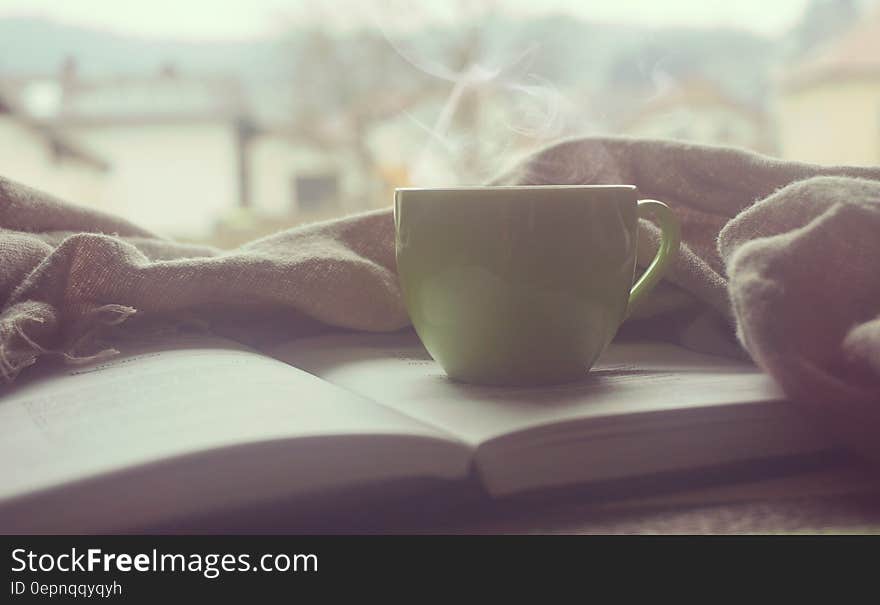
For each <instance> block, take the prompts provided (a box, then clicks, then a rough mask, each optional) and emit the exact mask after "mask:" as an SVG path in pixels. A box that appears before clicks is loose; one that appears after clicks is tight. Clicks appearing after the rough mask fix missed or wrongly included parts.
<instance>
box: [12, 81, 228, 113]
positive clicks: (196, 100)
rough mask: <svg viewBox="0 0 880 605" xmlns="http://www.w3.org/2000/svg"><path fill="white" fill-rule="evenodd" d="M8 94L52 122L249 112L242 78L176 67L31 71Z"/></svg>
mask: <svg viewBox="0 0 880 605" xmlns="http://www.w3.org/2000/svg"><path fill="white" fill-rule="evenodd" d="M2 88H3V89H4V90H5V91H6V93H7V95H8V96H10V97H14V98H15V102H16V103H17V104H18V105H19V106H20V107H21V108H22V109H23V110H24V111H25V112H26V113H27V114H28V115H30V116H32V117H33V118H35V119H37V120H39V121H41V122H44V123H49V124H63V125H75V124H90V125H91V124H116V123H155V122H174V121H187V122H192V121H204V120H218V119H220V120H227V119H228V120H232V119H237V118H238V117H240V116H242V115H243V114H244V112H245V107H244V106H245V103H244V95H243V93H242V89H241V87H240V85H239V84H238V82H237V81H236V80H233V79H228V78H219V77H216V78H214V77H189V76H186V77H184V76H180V75H177V74H176V73H173V72H166V73H160V74H156V75H149V76H124V77H121V76H118V77H109V78H101V79H84V78H81V77H66V78H65V77H63V76H57V75H56V76H31V77H21V78H14V79H7V80H5V81H4V82H3V83H2Z"/></svg>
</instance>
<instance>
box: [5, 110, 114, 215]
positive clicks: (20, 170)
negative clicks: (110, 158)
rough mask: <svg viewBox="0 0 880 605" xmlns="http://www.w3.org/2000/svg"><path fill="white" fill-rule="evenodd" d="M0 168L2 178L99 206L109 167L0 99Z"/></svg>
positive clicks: (95, 156) (101, 159)
mask: <svg viewBox="0 0 880 605" xmlns="http://www.w3.org/2000/svg"><path fill="white" fill-rule="evenodd" d="M0 141H3V144H2V145H0V166H2V174H3V176H5V177H7V178H10V179H13V180H15V181H19V182H21V183H25V184H29V185H32V186H36V187H39V188H41V189H42V190H44V191H46V192H48V193H51V194H53V195H56V196H60V197H68V196H69V197H73V198H75V199H77V200H81V201H82V202H86V203H90V204H92V205H94V206H97V207H102V206H103V204H104V200H105V191H104V189H105V187H106V184H107V176H108V168H109V166H108V164H107V162H106V161H105V160H104V159H103V158H102V157H100V156H99V155H98V154H96V153H94V152H93V151H91V150H88V149H86V148H85V147H83V146H82V145H77V144H74V143H73V142H72V141H70V140H69V139H68V138H67V137H64V136H62V135H61V134H60V133H59V132H57V131H56V130H55V129H53V128H51V127H48V126H46V125H43V124H40V123H39V122H37V121H35V120H33V119H32V118H31V117H29V116H28V115H27V114H26V113H24V112H22V111H20V110H18V109H17V108H16V107H15V105H14V104H13V103H12V102H10V101H8V100H4V98H3V97H0Z"/></svg>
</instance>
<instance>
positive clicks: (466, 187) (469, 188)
mask: <svg viewBox="0 0 880 605" xmlns="http://www.w3.org/2000/svg"><path fill="white" fill-rule="evenodd" d="M552 189H627V190H630V191H636V190H637V187H636V186H635V185H630V184H626V183H619V184H605V185H571V184H565V185H461V186H453V187H395V188H394V192H395V193H418V192H425V191H471V192H476V191H505V190H507V191H510V190H517V191H529V190H537V191H541V190H552Z"/></svg>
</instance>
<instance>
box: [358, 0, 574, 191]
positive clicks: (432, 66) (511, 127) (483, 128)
mask: <svg viewBox="0 0 880 605" xmlns="http://www.w3.org/2000/svg"><path fill="white" fill-rule="evenodd" d="M493 4H494V3H492V2H487V3H484V4H482V5H480V4H479V3H476V6H477V8H476V9H473V8H471V7H473V6H474V5H475V3H473V2H471V3H454V4H453V6H454V7H455V9H454V10H455V11H456V13H457V19H454V20H455V21H456V23H457V25H460V27H461V28H462V29H463V30H464V31H465V35H471V36H474V35H476V33H475V31H474V30H473V29H470V30H468V29H467V28H468V26H467V25H466V24H464V23H462V21H468V20H469V21H474V22H476V21H477V20H479V19H480V18H484V17H488V16H489V15H490V14H491V9H492V5H493ZM369 6H370V9H371V10H370V18H371V20H372V22H373V24H374V25H375V27H376V28H377V30H378V31H381V32H382V35H383V36H384V37H385V39H386V40H387V41H388V43H389V44H390V45H391V47H392V48H393V49H394V50H395V52H397V54H398V55H400V57H402V58H403V59H404V60H405V61H406V62H407V63H408V64H409V65H411V66H412V67H414V68H415V69H417V70H418V71H420V72H421V73H423V74H425V75H427V76H430V77H432V78H436V79H438V80H442V81H445V82H448V84H449V90H448V93H447V94H446V97H445V99H444V100H443V103H442V105H441V106H440V109H439V111H438V112H437V114H436V116H435V117H434V119H433V121H432V122H425V121H423V120H421V119H419V118H418V117H416V116H415V115H413V114H412V113H409V112H407V114H406V115H407V117H408V118H409V119H410V120H411V121H412V122H413V123H414V124H415V125H416V126H417V127H418V128H420V129H421V130H422V131H424V132H425V142H424V143H423V144H422V146H421V148H420V149H419V150H418V152H417V153H416V154H414V155H413V157H414V160H413V161H412V162H411V165H410V166H409V167H408V168H409V174H410V178H411V180H412V181H413V182H414V183H417V184H420V185H432V184H433V185H437V184H450V180H452V181H453V184H454V183H462V182H471V183H476V182H485V181H486V180H487V179H488V178H489V177H491V176H493V175H494V174H495V173H497V172H498V170H499V169H500V168H501V164H500V162H501V161H504V160H505V159H507V158H509V157H510V155H511V154H512V153H514V152H515V151H516V150H515V147H517V146H518V145H519V147H527V146H528V145H526V144H527V143H530V144H531V146H533V147H534V146H536V145H537V144H541V143H544V142H546V141H549V140H553V139H555V138H558V137H560V136H562V135H563V134H565V133H566V125H567V123H568V122H570V121H571V118H572V117H573V116H574V111H573V107H574V106H573V104H572V103H570V102H569V101H568V99H566V97H565V96H564V95H563V94H562V93H561V91H560V90H559V89H558V88H557V87H556V86H555V85H554V84H553V83H551V82H549V81H547V80H546V79H544V78H542V77H540V76H539V75H538V74H536V73H534V72H533V71H532V64H533V62H534V59H535V57H536V55H537V53H538V51H539V49H540V46H539V45H538V44H536V43H532V44H529V45H527V46H526V47H525V48H523V49H522V50H521V51H520V52H519V53H517V54H514V55H512V56H510V57H506V58H504V59H503V60H498V59H495V60H492V59H491V58H489V57H487V56H485V49H483V48H475V49H474V53H475V56H472V57H464V58H465V59H466V60H467V62H466V63H465V64H463V65H461V66H459V67H455V66H452V65H450V63H451V61H449V60H448V58H441V59H438V58H436V57H431V56H427V54H428V53H426V52H425V51H423V50H419V49H416V48H413V47H412V45H408V44H407V43H406V41H405V40H404V39H403V37H402V36H400V35H399V34H398V33H397V32H400V31H406V30H407V29H412V26H413V23H412V21H413V15H418V14H420V13H421V12H423V11H424V10H425V6H426V4H425V3H418V2H411V1H400V0H397V1H395V0H374V1H373V2H371V3H370V5H369ZM436 17H437V15H432V20H436ZM474 100H476V101H477V102H480V103H481V102H483V101H486V102H488V103H490V104H491V107H492V112H491V114H492V115H487V114H486V113H485V112H480V113H479V115H477V116H476V117H475V118H474V117H472V118H471V120H470V122H469V123H467V124H466V125H465V126H464V127H462V128H461V129H459V130H457V129H456V119H457V118H461V117H462V114H463V113H464V112H463V107H464V106H465V105H466V104H467V103H468V102H472V101H474ZM487 132H488V133H490V134H487ZM520 151H522V149H520ZM438 155H441V156H442V158H441V157H438ZM438 165H448V166H452V167H453V174H438V172H437V170H436V167H437V166H438Z"/></svg>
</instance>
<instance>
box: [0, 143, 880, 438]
mask: <svg viewBox="0 0 880 605" xmlns="http://www.w3.org/2000/svg"><path fill="white" fill-rule="evenodd" d="M495 182H497V183H498V184H552V183H560V184H562V183H568V184H572V183H585V184H586V183H594V184H599V183H631V184H635V185H637V186H638V187H639V190H640V191H641V193H642V194H643V196H645V197H652V198H657V199H660V200H663V201H665V202H667V203H669V204H670V205H671V206H672V207H673V208H674V210H675V212H676V213H677V214H678V216H679V217H680V218H681V220H682V222H683V235H684V240H685V246H684V247H683V249H682V251H681V253H680V255H679V256H678V258H677V259H676V263H675V266H674V268H673V270H672V272H671V274H670V276H669V281H668V283H667V285H666V286H665V288H664V289H661V291H660V292H658V295H657V296H655V297H654V300H653V304H652V305H647V307H648V308H647V309H645V310H643V311H642V314H641V315H642V317H649V318H650V317H651V316H652V315H653V316H654V317H656V316H657V314H661V315H664V317H666V316H671V315H674V314H675V313H677V314H678V316H679V317H680V316H681V314H682V313H683V312H684V314H685V321H681V322H679V323H676V324H675V325H677V326H679V327H680V328H681V340H682V341H683V342H685V343H686V344H691V345H693V346H701V347H703V348H707V347H709V348H713V347H714V348H718V350H723V346H724V342H723V340H724V339H723V338H721V339H719V338H716V339H715V340H714V341H710V340H707V338H708V337H707V334H709V332H708V331H707V330H704V329H703V328H705V327H706V326H707V325H715V326H717V325H718V324H721V325H722V326H723V325H725V324H726V325H727V326H728V327H729V331H730V333H731V334H732V333H733V331H734V327H735V329H736V333H737V335H738V336H739V339H740V342H741V343H742V344H743V345H744V347H745V348H746V349H747V350H748V352H749V353H750V354H751V356H752V357H753V358H754V359H755V361H756V362H757V363H758V364H759V365H761V366H762V367H763V368H764V369H765V370H767V371H768V372H770V373H771V374H772V375H773V376H774V377H775V378H776V379H777V380H778V381H779V382H780V383H781V384H782V386H783V387H784V388H785V389H786V391H787V392H788V393H789V394H790V395H791V396H792V398H793V399H795V400H797V401H798V402H799V403H800V402H803V404H805V406H806V407H807V408H811V409H812V410H813V411H814V413H816V414H818V415H819V416H820V417H822V419H823V420H824V421H826V422H827V423H828V424H829V425H830V426H832V427H833V428H835V429H836V430H837V431H838V433H839V434H840V435H842V436H845V437H846V438H847V439H849V440H850V441H851V442H852V443H853V444H855V445H858V446H860V447H861V448H862V449H863V450H864V451H873V452H875V453H878V452H880V446H878V445H877V443H875V442H880V439H877V436H878V435H880V269H878V268H877V262H878V259H880V168H859V167H819V166H812V165H806V164H800V163H793V162H784V161H779V160H773V159H770V158H766V157H763V156H758V155H755V154H751V153H748V152H743V151H737V150H731V149H724V148H715V147H705V146H697V145H687V144H682V143H674V142H668V141H650V140H636V139H622V138H601V139H600V138H590V139H578V140H572V141H566V142H563V143H560V144H558V145H555V146H553V147H550V148H548V149H546V150H544V151H542V152H539V153H537V154H535V155H534V156H532V157H530V158H526V159H525V160H524V161H523V162H522V163H520V164H519V165H518V166H517V167H516V168H515V169H514V170H512V171H510V172H509V173H507V174H506V175H504V176H503V177H501V178H500V179H498V180H497V181H495ZM641 236H642V237H641V241H640V250H639V262H640V264H642V265H645V264H647V262H648V261H650V259H651V257H652V256H653V252H654V250H655V249H656V241H657V230H656V228H655V227H654V226H653V225H651V224H650V223H647V222H644V223H643V224H642V230H641ZM670 284H675V285H674V286H673V285H670ZM664 290H665V292H664ZM664 294H665V295H664ZM0 304H2V307H0V309H2V310H0V373H2V376H3V377H5V378H6V379H7V380H11V379H12V378H14V377H15V375H16V374H17V373H18V372H19V371H20V370H21V369H23V368H24V367H26V366H28V365H30V364H32V363H33V362H34V361H35V360H37V359H38V358H39V357H40V356H42V355H46V354H55V355H64V356H66V357H67V358H68V359H70V360H71V361H75V360H76V359H77V358H80V357H83V356H85V357H87V358H91V356H93V355H96V354H98V355H107V354H112V353H113V350H112V349H103V348H102V347H101V346H99V345H100V343H99V342H98V341H97V340H96V338H97V336H99V335H101V334H102V333H103V332H104V331H105V328H104V326H113V325H115V324H120V323H122V322H123V321H124V322H125V324H124V325H126V326H127V325H132V326H136V325H137V324H138V323H139V322H144V321H150V320H156V321H160V320H163V319H165V318H172V319H174V320H178V321H179V320H181V319H188V320H191V321H198V322H201V324H202V325H206V326H208V327H209V328H210V329H213V330H217V331H221V332H224V333H230V332H233V333H238V334H240V335H241V336H242V337H243V338H248V339H250V340H251V341H253V342H255V343H259V342H260V341H261V340H262V339H263V338H264V337H266V336H268V335H274V336H276V337H280V336H281V335H283V336H284V337H290V336H291V335H296V334H298V333H302V332H303V331H313V330H314V329H316V326H321V325H329V326H336V327H343V328H351V329H358V330H374V331H379V330H393V329H398V328H401V327H404V326H406V325H407V323H408V321H407V316H406V312H405V309H404V308H403V306H402V303H401V298H400V292H399V289H398V285H397V281H396V275H395V264H394V252H393V222H392V219H391V213H390V211H388V210H382V211H376V212H371V213H367V214H362V215H358V216H353V217H348V218H345V219H342V220H339V221H334V222H329V223H321V224H315V225H310V226H305V227H301V228H297V229H293V230H290V231H286V232H283V233H279V234H277V235H274V236H271V237H268V238H264V239H262V240H259V241H255V242H253V243H250V244H248V245H245V246H242V247H241V248H238V249H236V250H232V251H219V250H215V249H212V248H206V247H200V246H191V245H186V244H180V243H175V242H172V241H168V240H164V239H161V238H158V237H156V236H154V235H152V234H150V233H148V232H146V231H144V230H142V229H140V228H138V227H136V226H134V225H131V224H129V223H127V222H125V221H123V220H120V219H117V218H114V217H110V216H107V215H103V214H100V213H97V212H94V211H91V210H85V209H82V208H79V207H76V206H72V205H68V204H65V203H63V202H59V201H56V200H53V199H51V198H49V197H47V196H44V195H41V194H38V193H35V192H34V191H32V190H30V189H27V188H25V187H22V186H20V185H17V184H14V183H11V182H9V181H3V180H0ZM646 323H648V324H650V323H651V322H650V321H648V322H646ZM655 323H669V321H667V320H665V319H664V320H663V321H662V322H657V321H655ZM132 329H133V328H132ZM117 331H120V332H125V331H126V330H120V329H117ZM878 455H880V454H878Z"/></svg>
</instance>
